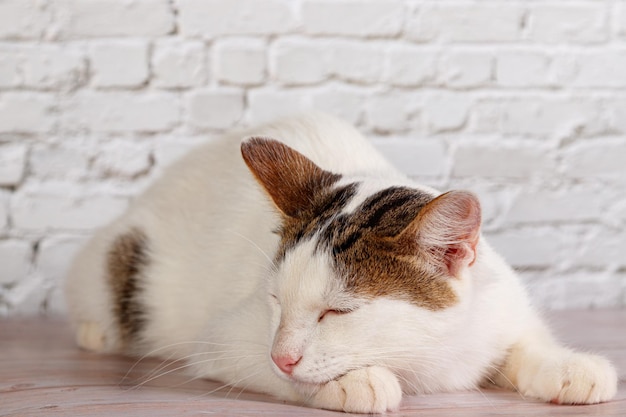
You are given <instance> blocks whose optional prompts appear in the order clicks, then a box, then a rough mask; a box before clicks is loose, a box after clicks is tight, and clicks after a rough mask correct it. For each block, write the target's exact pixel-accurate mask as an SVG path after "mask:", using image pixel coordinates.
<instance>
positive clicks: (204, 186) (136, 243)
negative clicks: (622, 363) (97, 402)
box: [66, 114, 617, 413]
mask: <svg viewBox="0 0 626 417" xmlns="http://www.w3.org/2000/svg"><path fill="white" fill-rule="evenodd" d="M242 138H247V139H245V140H244V141H243V142H241V139H242ZM269 138H273V139H269ZM242 156H243V158H242ZM244 161H245V163H244ZM246 164H247V167H246ZM255 179H256V181H255ZM66 296H67V302H68V305H69V310H70V315H71V318H72V321H73V323H74V325H75V328H76V334H77V340H78V344H79V345H80V346H82V347H84V348H87V349H91V350H96V351H100V352H124V353H128V354H133V355H140V354H154V355H159V356H165V357H167V356H170V355H171V356H172V357H174V358H179V359H182V358H184V359H187V360H188V361H189V364H190V366H192V368H193V370H194V373H195V375H198V376H201V377H205V378H209V379H215V380H219V381H222V382H224V383H226V384H230V385H234V386H239V387H244V388H247V389H251V390H256V391H261V392H266V393H269V394H272V395H274V396H276V397H279V398H282V399H286V400H293V401H297V402H300V403H302V404H306V405H309V406H312V407H320V408H327V409H333V410H344V411H349V412H363V413H381V412H385V411H387V410H395V409H398V407H399V406H400V402H401V398H402V393H407V394H423V393H429V392H437V391H452V390H464V389H471V388H475V387H477V386H479V385H480V384H483V383H485V382H492V383H495V384H497V385H499V386H503V387H508V388H511V389H515V390H518V391H519V392H520V393H521V394H523V395H524V396H525V397H534V398H538V399H541V400H545V401H553V402H558V403H564V404H590V403H597V402H602V401H607V400H609V399H611V398H612V397H613V396H614V394H615V392H616V386H617V377H616V372H615V370H614V368H613V367H612V366H611V364H610V363H609V362H608V361H607V360H606V359H604V358H602V357H598V356H593V355H589V354H583V353H576V352H573V351H571V350H569V349H567V348H564V347H562V346H561V345H559V344H558V343H557V342H556V341H555V340H554V339H553V338H552V336H551V335H550V332H549V331H548V330H547V329H546V327H545V326H544V324H543V323H542V321H541V320H540V318H539V317H538V315H537V314H536V312H535V310H534V309H533V308H532V307H531V306H530V303H529V300H528V297H527V295H526V292H525V291H524V289H523V288H522V286H521V285H520V283H519V281H518V278H517V277H516V275H515V274H514V272H513V271H512V270H511V268H510V267H509V266H507V264H506V263H505V262H504V261H503V260H502V258H500V257H499V256H498V255H497V254H496V253H495V252H494V251H493V249H492V248H491V247H490V246H489V245H488V244H487V242H485V240H484V239H483V238H482V236H481V235H480V206H479V203H478V201H477V199H476V197H474V195H472V194H470V193H468V192H463V191H451V192H448V193H445V194H442V195H440V193H438V192H436V191H435V190H432V189H429V188H426V187H423V186H420V185H418V184H415V183H414V182H412V181H411V180H409V179H408V178H407V177H405V176H404V175H402V174H401V173H400V172H398V171H397V170H396V169H394V168H393V167H392V166H391V165H390V164H389V163H388V162H387V161H385V160H384V159H383V158H382V157H381V156H380V154H379V153H378V152H377V151H376V150H375V149H374V148H373V147H372V146H371V145H370V144H369V143H368V142H367V141H366V140H365V139H364V138H363V137H362V136H361V135H360V134H359V133H358V132H356V131H355V130H354V129H353V128H352V127H350V126H348V125H346V124H345V123H343V122H341V121H339V120H336V119H334V118H332V117H330V116H325V115H321V114H310V115H307V116H302V117H296V118H291V119H286V120H283V121H280V122H277V123H274V124H270V125H267V126H263V127H260V128H257V129H252V130H250V131H248V132H245V133H236V134H232V135H229V136H226V137H224V138H222V139H221V140H217V141H214V142H211V143H208V144H206V145H205V146H204V147H201V148H199V149H197V150H195V151H193V152H191V153H190V154H189V155H188V156H187V157H186V158H184V159H182V160H181V161H179V162H178V163H176V164H175V165H173V166H172V167H171V168H169V170H168V171H167V172H166V173H165V175H164V176H163V177H162V178H161V179H160V180H159V181H157V182H156V183H155V184H154V185H153V186H152V187H151V188H150V189H149V190H148V191H147V192H146V193H144V194H143V195H142V196H140V197H138V198H137V199H136V200H135V201H134V203H133V204H132V205H131V206H130V208H129V209H128V211H127V212H126V213H125V214H124V215H123V216H122V217H121V218H119V219H118V220H117V221H115V222H114V223H113V224H111V225H110V226H108V227H106V228H104V229H102V230H100V231H99V232H98V233H97V234H96V235H95V237H94V238H93V239H92V240H91V241H90V243H89V244H88V245H87V246H86V247H85V248H84V249H83V250H82V252H81V253H79V255H78V256H77V258H76V261H75V263H74V266H73V268H72V270H71V273H70V274H69V277H68V280H67V285H66Z"/></svg>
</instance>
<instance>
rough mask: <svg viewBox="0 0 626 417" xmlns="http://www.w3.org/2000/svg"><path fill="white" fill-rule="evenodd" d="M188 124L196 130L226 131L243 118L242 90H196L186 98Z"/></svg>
mask: <svg viewBox="0 0 626 417" xmlns="http://www.w3.org/2000/svg"><path fill="white" fill-rule="evenodd" d="M186 107H187V113H188V118H187V123H188V124H189V125H190V126H193V127H196V128H207V129H224V128H228V127H231V126H233V125H234V124H235V123H237V122H238V121H239V120H241V119H242V117H243V110H244V99H243V93H242V92H241V91H240V90H195V91H194V92H193V93H189V94H188V95H187V97H186Z"/></svg>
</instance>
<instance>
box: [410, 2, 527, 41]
mask: <svg viewBox="0 0 626 417" xmlns="http://www.w3.org/2000/svg"><path fill="white" fill-rule="evenodd" d="M523 19H524V9H523V8H522V7H520V5H518V4H515V3H513V4H505V3H498V4H495V3H494V4H481V3H474V4H472V5H465V4H445V3H444V4H435V3H429V4H423V5H418V6H417V7H416V8H415V9H414V10H413V13H411V14H410V15H409V17H408V21H407V26H406V28H405V31H406V35H407V37H408V38H409V39H413V40H416V41H432V40H441V41H444V42H446V41H448V42H463V43H465V42H510V41H516V40H519V39H520V37H521V28H522V23H523Z"/></svg>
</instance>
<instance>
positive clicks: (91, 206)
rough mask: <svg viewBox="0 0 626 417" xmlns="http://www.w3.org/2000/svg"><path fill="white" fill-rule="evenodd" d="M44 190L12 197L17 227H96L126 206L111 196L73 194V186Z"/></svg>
mask: <svg viewBox="0 0 626 417" xmlns="http://www.w3.org/2000/svg"><path fill="white" fill-rule="evenodd" d="M57 188H58V189H56V190H46V191H45V192H44V191H41V192H34V191H30V190H28V191H21V190H20V192H19V193H17V194H15V195H14V196H13V199H12V200H11V213H12V218H13V224H14V226H15V228H16V229H18V230H27V231H46V230H55V229H61V230H77V231H80V230H93V229H95V228H97V227H100V226H103V225H105V224H107V223H108V222H110V221H111V220H113V218H115V217H117V216H119V215H120V214H121V213H122V211H123V210H124V209H125V208H126V206H127V200H126V199H125V198H123V197H117V196H112V195H86V194H83V195H81V196H72V191H73V190H71V189H69V190H68V189H67V187H57Z"/></svg>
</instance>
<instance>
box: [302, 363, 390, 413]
mask: <svg viewBox="0 0 626 417" xmlns="http://www.w3.org/2000/svg"><path fill="white" fill-rule="evenodd" d="M401 400H402V388H401V387H400V383H399V382H398V378H397V377H396V376H395V375H394V374H393V373H392V372H391V371H389V370H388V369H386V368H382V367H379V366H371V367H368V368H361V369H356V370H354V371H350V372H348V373H347V374H345V375H344V376H342V377H341V378H338V379H337V380H334V381H330V382H328V383H326V384H325V385H324V386H323V387H322V388H321V389H320V390H319V391H318V392H317V393H316V394H315V395H314V396H313V397H312V398H311V400H310V405H312V406H313V407H318V408H325V409H329V410H339V411H345V412H349V413H384V412H386V411H393V410H397V409H398V407H399V406H400V401H401Z"/></svg>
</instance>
